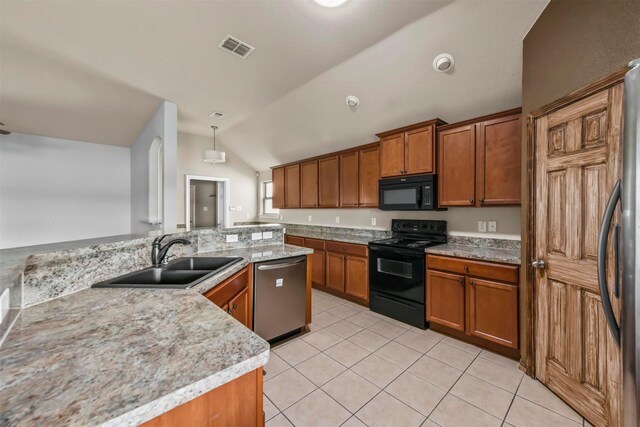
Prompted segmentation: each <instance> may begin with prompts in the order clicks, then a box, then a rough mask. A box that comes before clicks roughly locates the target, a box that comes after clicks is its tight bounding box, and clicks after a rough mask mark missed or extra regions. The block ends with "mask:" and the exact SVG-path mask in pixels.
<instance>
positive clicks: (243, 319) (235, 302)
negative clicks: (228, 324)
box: [227, 288, 252, 329]
mask: <svg viewBox="0 0 640 427" xmlns="http://www.w3.org/2000/svg"><path fill="white" fill-rule="evenodd" d="M227 311H228V313H229V314H230V315H232V316H233V318H234V319H236V320H237V321H238V322H240V323H242V324H243V325H244V326H246V327H247V328H249V329H252V328H251V326H252V325H251V324H250V319H249V289H247V288H245V289H244V290H243V291H242V292H240V293H239V294H238V295H236V296H235V297H234V298H233V299H232V300H231V301H229V306H228V308H227Z"/></svg>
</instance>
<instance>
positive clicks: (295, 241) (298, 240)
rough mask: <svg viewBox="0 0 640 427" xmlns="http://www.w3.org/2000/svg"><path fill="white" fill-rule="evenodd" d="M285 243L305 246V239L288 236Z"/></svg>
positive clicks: (285, 237)
mask: <svg viewBox="0 0 640 427" xmlns="http://www.w3.org/2000/svg"><path fill="white" fill-rule="evenodd" d="M284 242H285V243H287V244H289V245H296V246H304V237H298V236H290V235H288V234H287V235H286V236H284Z"/></svg>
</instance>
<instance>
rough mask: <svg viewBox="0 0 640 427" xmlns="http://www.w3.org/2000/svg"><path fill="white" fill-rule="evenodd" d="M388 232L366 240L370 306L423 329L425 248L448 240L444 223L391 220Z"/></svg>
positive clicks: (374, 309)
mask: <svg viewBox="0 0 640 427" xmlns="http://www.w3.org/2000/svg"><path fill="white" fill-rule="evenodd" d="M391 231H392V237H391V238H390V239H384V240H375V241H373V242H370V243H369V308H370V309H371V310H372V311H375V312H377V313H380V314H384V315H385V316H389V317H391V318H394V319H397V320H400V321H402V322H405V323H408V324H410V325H413V326H416V327H419V328H422V329H424V328H426V327H427V323H426V316H425V300H426V295H425V294H426V292H425V252H424V250H425V248H428V247H431V246H436V245H441V244H443V243H446V242H447V222H446V221H432V220H419V219H394V220H392V221H391Z"/></svg>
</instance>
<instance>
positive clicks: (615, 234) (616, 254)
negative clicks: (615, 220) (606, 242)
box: [612, 224, 621, 298]
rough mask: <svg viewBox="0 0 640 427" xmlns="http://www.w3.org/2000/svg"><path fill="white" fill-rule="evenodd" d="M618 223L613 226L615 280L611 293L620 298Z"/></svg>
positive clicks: (619, 226)
mask: <svg viewBox="0 0 640 427" xmlns="http://www.w3.org/2000/svg"><path fill="white" fill-rule="evenodd" d="M620 228H621V225H620V224H616V225H614V226H613V242H612V245H613V268H614V269H615V270H614V274H615V280H614V282H613V295H614V296H615V297H616V298H620Z"/></svg>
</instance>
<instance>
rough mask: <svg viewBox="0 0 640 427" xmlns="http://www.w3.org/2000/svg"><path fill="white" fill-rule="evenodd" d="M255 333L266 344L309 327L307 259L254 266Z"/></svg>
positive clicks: (301, 257)
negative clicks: (306, 323)
mask: <svg viewBox="0 0 640 427" xmlns="http://www.w3.org/2000/svg"><path fill="white" fill-rule="evenodd" d="M253 268H254V271H253V274H254V276H253V277H254V278H255V279H254V285H253V286H254V293H253V295H254V302H253V329H254V331H255V333H256V334H258V335H260V336H261V337H262V338H263V339H265V340H267V341H268V340H271V339H274V338H277V337H280V336H282V335H285V334H288V333H290V332H299V330H300V328H302V327H304V325H305V313H306V306H307V257H306V256H299V257H293V258H284V259H278V260H274V261H265V262H260V263H256V264H254V267H253Z"/></svg>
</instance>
